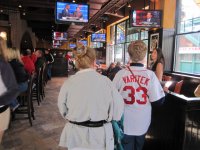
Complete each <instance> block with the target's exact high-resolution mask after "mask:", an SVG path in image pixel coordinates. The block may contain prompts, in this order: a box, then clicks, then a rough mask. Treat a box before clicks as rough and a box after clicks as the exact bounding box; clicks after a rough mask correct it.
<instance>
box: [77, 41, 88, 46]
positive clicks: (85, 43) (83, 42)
mask: <svg viewBox="0 0 200 150" xmlns="http://www.w3.org/2000/svg"><path fill="white" fill-rule="evenodd" d="M79 42H80V43H82V44H83V45H84V46H87V45H88V44H87V41H86V40H81V41H79Z"/></svg>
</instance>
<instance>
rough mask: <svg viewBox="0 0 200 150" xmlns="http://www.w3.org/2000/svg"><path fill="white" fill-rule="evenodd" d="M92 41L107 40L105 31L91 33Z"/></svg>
mask: <svg viewBox="0 0 200 150" xmlns="http://www.w3.org/2000/svg"><path fill="white" fill-rule="evenodd" d="M91 41H92V42H106V34H103V33H93V34H92V35H91Z"/></svg>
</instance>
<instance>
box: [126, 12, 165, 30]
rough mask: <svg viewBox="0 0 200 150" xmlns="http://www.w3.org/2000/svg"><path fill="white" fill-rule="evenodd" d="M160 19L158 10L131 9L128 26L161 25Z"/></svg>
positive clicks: (160, 13)
mask: <svg viewBox="0 0 200 150" xmlns="http://www.w3.org/2000/svg"><path fill="white" fill-rule="evenodd" d="M161 21H162V11H160V10H132V11H131V13H130V27H161Z"/></svg>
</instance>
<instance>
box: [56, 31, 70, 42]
mask: <svg viewBox="0 0 200 150" xmlns="http://www.w3.org/2000/svg"><path fill="white" fill-rule="evenodd" d="M53 39H54V40H61V41H62V40H64V41H66V40H67V33H66V32H54V33H53Z"/></svg>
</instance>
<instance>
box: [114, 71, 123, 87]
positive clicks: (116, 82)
mask: <svg viewBox="0 0 200 150" xmlns="http://www.w3.org/2000/svg"><path fill="white" fill-rule="evenodd" d="M120 72H121V71H120ZM120 72H118V73H117V74H116V75H115V77H114V79H113V81H112V82H113V84H114V86H115V87H116V88H117V90H118V91H119V90H120V87H121V86H120V79H121V77H120Z"/></svg>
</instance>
